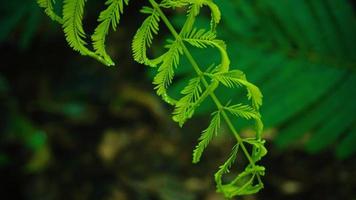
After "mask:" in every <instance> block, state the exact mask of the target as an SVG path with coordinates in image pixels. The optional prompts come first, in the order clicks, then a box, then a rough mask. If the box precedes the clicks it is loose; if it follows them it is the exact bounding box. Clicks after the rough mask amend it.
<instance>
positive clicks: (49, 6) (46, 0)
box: [37, 0, 63, 24]
mask: <svg viewBox="0 0 356 200" xmlns="http://www.w3.org/2000/svg"><path fill="white" fill-rule="evenodd" d="M37 3H38V5H39V6H40V7H41V8H43V9H44V11H45V13H46V14H47V15H48V16H49V17H50V18H51V19H52V20H53V21H56V22H58V23H60V24H63V19H62V17H60V16H58V15H57V14H56V13H55V12H54V8H53V4H54V3H55V2H54V0H37Z"/></svg>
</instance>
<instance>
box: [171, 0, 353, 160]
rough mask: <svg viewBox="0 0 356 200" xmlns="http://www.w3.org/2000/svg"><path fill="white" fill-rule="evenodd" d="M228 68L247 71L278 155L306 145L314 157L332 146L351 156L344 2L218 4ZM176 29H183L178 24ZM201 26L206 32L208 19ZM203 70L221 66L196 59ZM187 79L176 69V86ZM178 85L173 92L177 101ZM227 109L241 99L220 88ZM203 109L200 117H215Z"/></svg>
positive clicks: (349, 43) (208, 55)
mask: <svg viewBox="0 0 356 200" xmlns="http://www.w3.org/2000/svg"><path fill="white" fill-rule="evenodd" d="M216 2H217V3H218V4H219V6H220V7H221V9H222V17H223V20H222V22H223V25H222V26H223V27H222V28H221V29H220V30H222V32H220V33H219V34H221V35H222V36H223V38H224V39H225V40H226V41H227V44H228V49H229V52H230V54H231V55H232V57H233V58H234V59H233V60H232V65H233V66H235V67H236V68H238V69H241V70H242V71H244V72H245V73H246V74H247V76H248V78H249V79H250V80H251V81H252V82H253V83H256V84H257V85H258V86H259V87H261V90H262V92H263V94H264V103H263V104H264V106H263V107H262V116H263V119H264V122H265V125H266V127H267V128H276V129H277V132H278V134H277V135H276V137H275V138H274V142H275V144H276V145H277V146H278V147H280V148H282V149H283V148H287V147H290V145H291V144H295V143H296V141H300V140H301V139H303V140H302V141H303V144H305V149H306V150H307V151H308V152H310V153H317V152H320V151H321V150H323V149H325V148H326V147H328V146H330V145H335V144H336V150H335V152H336V155H337V156H338V157H340V158H346V157H349V156H351V155H352V154H354V153H355V152H356V145H353V144H355V143H356V127H355V122H356V103H355V102H356V45H355V44H356V18H355V15H354V9H353V7H352V5H351V2H350V1H347V0H288V1H286V0H274V1H269V0H254V1H250V0H216ZM176 22H177V24H179V23H180V22H181V20H180V18H179V17H178V18H177V19H176ZM198 23H201V24H203V25H202V26H204V24H208V22H207V20H206V19H201V20H200V21H199V22H198ZM194 54H195V56H196V57H197V58H200V59H199V60H200V64H202V65H203V66H204V65H205V66H207V65H208V63H209V62H211V60H214V59H218V58H217V56H218V55H217V53H216V52H214V51H210V52H209V51H208V52H201V51H195V52H194ZM191 73H192V68H191V67H190V65H189V63H188V62H186V63H183V64H182V65H181V68H179V69H178V75H180V76H181V77H182V79H181V83H183V82H184V81H185V80H186V77H188V76H189V74H191ZM182 85H184V84H179V83H178V84H177V85H176V86H175V88H174V89H172V91H171V92H172V95H177V94H178V91H180V89H181V87H182ZM219 94H220V96H221V97H222V98H225V100H226V101H228V100H229V99H234V98H241V97H242V96H243V95H242V94H241V93H230V92H229V91H228V90H224V89H223V88H221V89H220V90H219ZM212 108H213V105H212V104H206V105H205V108H204V109H203V110H201V113H207V112H206V111H207V110H209V109H212Z"/></svg>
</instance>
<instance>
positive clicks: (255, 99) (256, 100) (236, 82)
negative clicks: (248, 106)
mask: <svg viewBox="0 0 356 200" xmlns="http://www.w3.org/2000/svg"><path fill="white" fill-rule="evenodd" d="M214 78H215V79H217V80H219V81H220V82H221V83H222V84H224V85H225V86H226V87H230V88H233V87H236V86H239V87H241V86H245V87H246V88H247V97H248V98H249V99H251V101H252V105H253V107H254V108H255V109H257V110H258V109H259V107H260V106H261V105H262V98H263V95H262V93H261V91H260V90H259V89H258V87H256V86H255V85H253V84H252V83H250V82H248V81H247V79H246V76H245V74H244V73H243V72H241V71H240V70H231V71H229V72H224V73H215V74H214Z"/></svg>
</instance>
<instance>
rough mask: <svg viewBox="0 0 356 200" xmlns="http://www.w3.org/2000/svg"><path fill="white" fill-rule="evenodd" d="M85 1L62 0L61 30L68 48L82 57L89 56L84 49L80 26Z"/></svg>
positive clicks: (82, 31)
mask: <svg viewBox="0 0 356 200" xmlns="http://www.w3.org/2000/svg"><path fill="white" fill-rule="evenodd" d="M85 2H86V0H64V5H63V29H64V33H65V36H66V40H67V42H68V44H69V46H70V47H72V48H73V49H74V50H75V51H78V52H79V53H80V54H82V55H88V54H90V53H89V52H90V50H89V49H87V48H86V47H85V45H86V44H87V43H86V42H85V40H84V39H85V32H84V29H83V25H82V20H83V13H84V5H85Z"/></svg>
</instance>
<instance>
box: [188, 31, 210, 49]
mask: <svg viewBox="0 0 356 200" xmlns="http://www.w3.org/2000/svg"><path fill="white" fill-rule="evenodd" d="M182 38H183V41H185V42H188V43H189V44H191V45H192V46H195V47H198V48H207V47H208V46H210V47H214V46H217V43H216V41H215V39H216V34H215V33H214V32H211V31H205V30H204V29H200V30H197V29H193V30H192V31H191V32H188V33H186V34H183V35H182Z"/></svg>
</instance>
